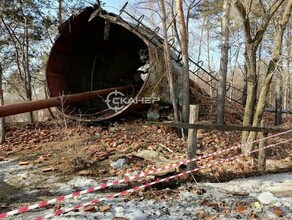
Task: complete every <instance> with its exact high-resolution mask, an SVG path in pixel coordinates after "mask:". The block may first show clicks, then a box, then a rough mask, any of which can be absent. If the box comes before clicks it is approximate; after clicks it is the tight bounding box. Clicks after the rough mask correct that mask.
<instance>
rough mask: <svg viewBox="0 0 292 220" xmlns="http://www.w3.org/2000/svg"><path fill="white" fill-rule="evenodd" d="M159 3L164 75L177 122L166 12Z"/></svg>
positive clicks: (161, 3) (162, 0)
mask: <svg viewBox="0 0 292 220" xmlns="http://www.w3.org/2000/svg"><path fill="white" fill-rule="evenodd" d="M159 3H160V8H161V12H162V20H163V22H162V23H163V24H162V26H163V33H164V39H163V40H164V60H165V71H166V75H167V78H168V83H169V88H170V91H169V92H170V97H171V100H172V106H173V115H174V121H175V122H178V121H179V117H178V109H177V101H176V100H177V99H176V95H175V90H174V81H173V75H172V72H171V71H170V67H171V59H170V51H169V45H168V37H167V24H166V21H167V17H166V10H165V3H164V0H159Z"/></svg>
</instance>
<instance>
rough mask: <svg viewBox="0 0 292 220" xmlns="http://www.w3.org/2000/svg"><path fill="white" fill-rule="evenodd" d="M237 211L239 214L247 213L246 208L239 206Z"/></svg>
mask: <svg viewBox="0 0 292 220" xmlns="http://www.w3.org/2000/svg"><path fill="white" fill-rule="evenodd" d="M235 211H236V212H237V213H244V212H245V211H246V207H244V206H237V207H236V208H235Z"/></svg>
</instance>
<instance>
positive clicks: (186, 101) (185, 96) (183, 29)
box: [176, 0, 190, 123]
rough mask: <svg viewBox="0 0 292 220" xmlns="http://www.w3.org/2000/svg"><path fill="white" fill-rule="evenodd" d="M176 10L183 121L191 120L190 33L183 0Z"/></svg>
mask: <svg viewBox="0 0 292 220" xmlns="http://www.w3.org/2000/svg"><path fill="white" fill-rule="evenodd" d="M176 11H177V15H178V20H179V30H180V40H179V45H180V48H181V56H182V64H183V66H182V67H183V82H184V86H183V87H182V89H183V91H182V121H183V122H185V123H188V122H189V114H190V75H189V52H188V45H189V35H188V30H187V24H186V21H185V16H184V10H183V3H182V0H176Z"/></svg>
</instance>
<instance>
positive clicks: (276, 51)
mask: <svg viewBox="0 0 292 220" xmlns="http://www.w3.org/2000/svg"><path fill="white" fill-rule="evenodd" d="M291 12H292V0H289V1H288V3H287V5H286V8H285V11H284V14H283V15H282V16H281V18H280V20H279V22H278V24H277V30H276V33H275V43H274V47H273V53H272V57H271V60H270V62H269V65H268V69H267V72H266V75H265V79H264V84H263V86H262V88H261V91H260V95H259V101H258V104H257V108H256V111H255V115H254V120H253V124H252V125H253V126H259V125H260V122H261V120H262V116H263V113H264V109H265V104H266V98H267V96H268V92H269V88H270V85H271V83H272V79H273V76H274V74H275V71H276V70H277V68H278V64H279V61H280V58H281V54H282V47H283V36H284V32H285V30H286V27H287V24H288V22H289V20H290V18H291ZM256 135H257V133H256V132H250V134H249V137H248V141H249V142H252V141H253V140H255V138H256ZM252 148H253V146H252V145H250V146H249V147H248V148H247V149H246V150H247V151H250V150H252Z"/></svg>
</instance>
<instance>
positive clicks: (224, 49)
mask: <svg viewBox="0 0 292 220" xmlns="http://www.w3.org/2000/svg"><path fill="white" fill-rule="evenodd" d="M229 23H230V2H229V0H224V2H223V18H222V27H221V35H222V37H221V39H222V46H221V59H220V71H219V74H220V75H219V76H220V79H219V85H218V94H217V124H219V125H222V124H223V123H224V108H225V96H226V78H227V67H228V51H229Z"/></svg>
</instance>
